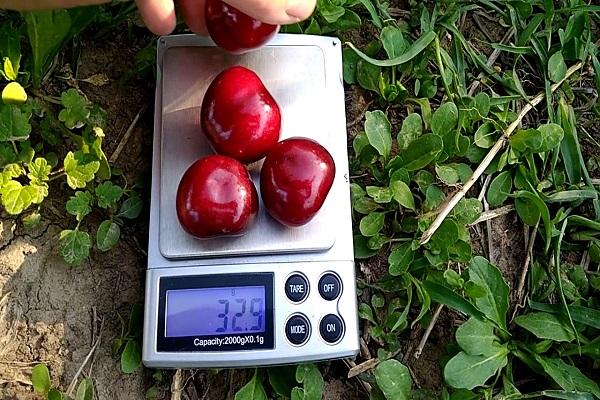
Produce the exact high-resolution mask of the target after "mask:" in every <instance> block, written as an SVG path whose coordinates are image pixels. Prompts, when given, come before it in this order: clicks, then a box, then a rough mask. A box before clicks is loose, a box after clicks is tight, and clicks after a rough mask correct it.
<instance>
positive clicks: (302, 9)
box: [285, 0, 315, 22]
mask: <svg viewBox="0 0 600 400" xmlns="http://www.w3.org/2000/svg"><path fill="white" fill-rule="evenodd" d="M314 9H315V1H313V0H288V1H287V8H286V10H285V12H286V14H287V15H288V16H289V17H290V18H292V19H294V21H293V22H299V21H303V20H305V19H307V18H308V17H310V15H311V14H312V13H313V11H314Z"/></svg>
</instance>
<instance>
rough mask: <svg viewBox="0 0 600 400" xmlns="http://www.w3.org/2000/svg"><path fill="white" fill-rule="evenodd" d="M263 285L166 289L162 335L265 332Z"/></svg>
mask: <svg viewBox="0 0 600 400" xmlns="http://www.w3.org/2000/svg"><path fill="white" fill-rule="evenodd" d="M265 303H266V298H265V287H264V286H235V287H215V288H202V289H177V290H167V291H166V312H165V314H166V318H165V319H166V323H165V337H183V336H214V335H230V334H246V333H264V332H265Z"/></svg>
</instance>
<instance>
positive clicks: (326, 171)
mask: <svg viewBox="0 0 600 400" xmlns="http://www.w3.org/2000/svg"><path fill="white" fill-rule="evenodd" d="M334 178H335V163H334V161H333V157H332V156H331V154H330V153H329V152H328V151H327V149H325V147H323V146H321V145H320V144H319V143H317V142H316V141H314V140H311V139H307V138H300V137H293V138H289V139H286V140H283V141H281V142H279V143H277V144H276V145H275V146H274V147H273V149H272V150H271V151H270V152H269V154H267V157H266V158H265V161H264V163H263V165H262V168H261V171H260V193H261V197H262V200H263V203H264V205H265V208H266V209H267V211H268V213H269V214H270V215H271V216H272V217H273V218H274V219H275V220H277V221H278V222H279V223H281V224H283V225H286V226H289V227H297V226H302V225H306V224H307V223H309V222H310V221H311V220H312V219H313V218H314V217H315V215H316V214H317V213H318V212H319V210H320V209H321V207H322V206H323V203H324V202H325V199H326V198H327V195H328V194H329V191H330V190H331V187H332V186H333V180H334Z"/></svg>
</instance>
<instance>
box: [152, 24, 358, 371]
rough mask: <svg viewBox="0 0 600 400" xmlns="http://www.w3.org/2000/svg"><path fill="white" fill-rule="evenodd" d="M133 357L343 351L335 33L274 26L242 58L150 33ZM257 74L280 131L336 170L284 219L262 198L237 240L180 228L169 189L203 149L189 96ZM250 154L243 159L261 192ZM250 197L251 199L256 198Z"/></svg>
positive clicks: (205, 362)
mask: <svg viewBox="0 0 600 400" xmlns="http://www.w3.org/2000/svg"><path fill="white" fill-rule="evenodd" d="M157 63H158V77H157V86H156V105H155V126H154V148H153V166H152V189H151V190H152V191H151V206H150V232H149V245H148V269H147V272H146V297H145V313H144V336H143V337H144V341H143V351H142V359H143V362H144V364H145V365H146V366H148V367H155V368H213V367H221V368H225V367H248V366H267V365H279V364H293V363H300V362H307V361H321V360H328V359H335V358H343V357H352V356H354V355H356V354H357V353H358V350H359V341H358V315H357V304H356V286H355V284H356V281H355V279H356V278H355V270H354V253H353V243H352V221H351V209H350V191H349V176H348V157H347V137H346V122H345V110H344V89H343V78H342V57H341V43H340V42H339V40H337V39H334V38H327V37H317V36H304V35H284V34H280V35H277V36H276V37H275V38H274V39H273V40H272V41H271V42H269V44H267V45H266V46H264V47H263V48H261V49H258V50H256V51H254V52H251V53H247V54H244V55H231V54H226V53H224V52H223V51H221V50H220V49H218V48H216V47H215V46H214V44H213V43H212V41H210V39H208V38H203V37H200V36H196V35H177V36H169V37H163V38H160V39H159V41H158V51H157ZM233 65H242V66H245V67H247V68H250V69H251V70H253V71H255V72H256V73H257V74H258V75H259V76H260V78H261V80H262V81H263V82H264V84H265V86H266V87H267V89H268V90H269V91H270V92H271V94H272V95H273V97H274V98H275V100H276V101H277V103H278V104H279V106H280V108H281V112H282V134H281V138H282V139H285V138H287V137H292V136H303V137H308V138H312V139H315V140H317V141H318V142H319V143H321V144H322V145H323V146H324V147H326V148H327V149H328V150H329V152H330V153H331V154H332V156H333V158H334V160H335V164H336V176H335V179H334V183H333V186H332V188H331V190H330V192H329V195H328V197H327V199H326V201H325V203H324V205H323V207H322V208H321V210H320V212H319V213H318V214H317V216H316V217H315V218H314V219H313V220H312V221H311V222H310V223H308V224H307V225H305V226H303V227H300V228H287V227H283V226H282V225H280V224H278V223H277V222H276V221H274V220H273V219H272V218H271V217H269V216H268V215H267V213H266V211H265V210H264V207H263V205H262V202H261V204H260V211H259V215H258V216H257V219H256V222H255V224H254V225H253V226H252V228H250V229H249V230H248V232H247V233H246V234H245V235H243V236H241V237H236V238H232V237H226V238H218V239H210V240H197V239H195V238H193V237H191V236H189V235H188V234H187V233H185V232H184V231H183V229H182V228H181V227H180V225H179V222H178V220H177V216H176V209H175V194H176V190H177V185H178V184H179V180H180V179H181V176H182V175H183V173H184V172H185V170H186V169H187V168H188V167H189V165H191V164H192V163H193V162H194V161H195V160H197V159H198V158H200V157H202V156H204V155H208V154H211V153H212V151H211V149H210V147H209V145H208V143H207V142H206V139H205V137H204V135H203V133H202V131H201V129H200V121H199V119H200V105H201V103H202V98H203V95H204V93H205V91H206V89H207V87H208V85H209V84H210V82H211V81H212V80H213V79H214V77H215V76H216V75H217V74H218V73H219V72H221V71H222V70H224V69H225V68H227V67H229V66H233ZM259 171H260V165H253V166H250V173H251V176H252V178H253V181H254V183H255V185H256V186H257V190H259V182H258V178H259ZM259 197H260V196H259Z"/></svg>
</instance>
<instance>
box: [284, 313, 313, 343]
mask: <svg viewBox="0 0 600 400" xmlns="http://www.w3.org/2000/svg"><path fill="white" fill-rule="evenodd" d="M285 335H286V336H287V338H288V340H289V341H290V343H292V344H295V345H301V344H303V343H304V342H306V341H307V340H308V337H309V336H310V323H309V322H308V319H306V317H305V316H304V315H302V314H295V315H292V316H291V317H290V319H288V321H287V323H286V324H285Z"/></svg>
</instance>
